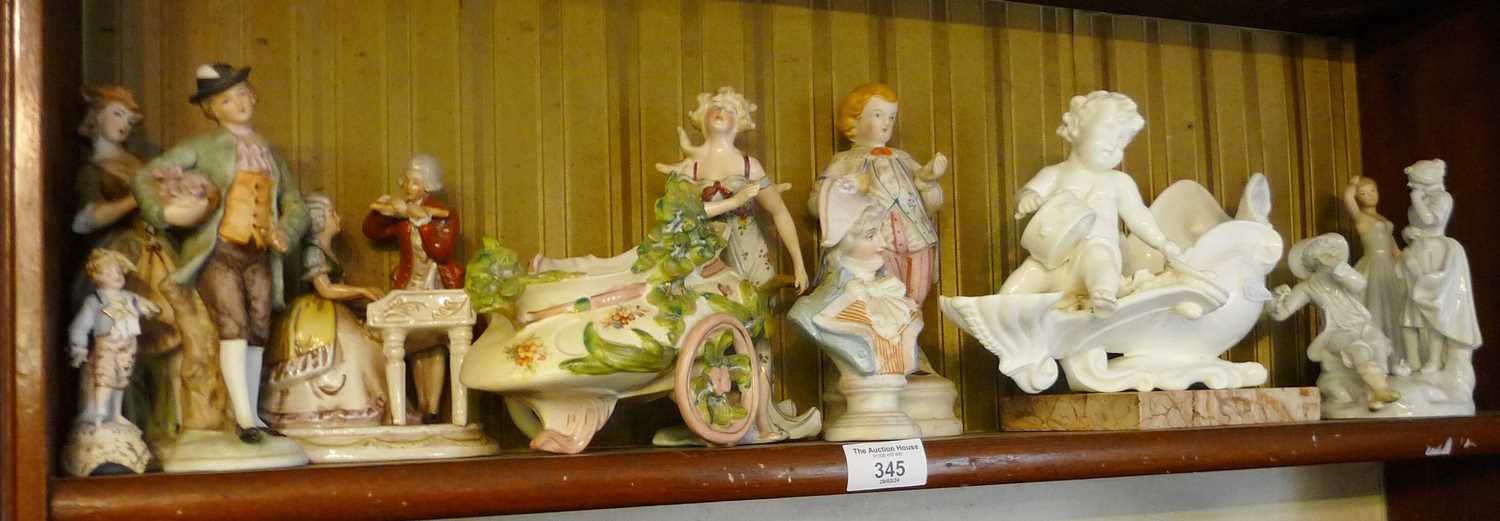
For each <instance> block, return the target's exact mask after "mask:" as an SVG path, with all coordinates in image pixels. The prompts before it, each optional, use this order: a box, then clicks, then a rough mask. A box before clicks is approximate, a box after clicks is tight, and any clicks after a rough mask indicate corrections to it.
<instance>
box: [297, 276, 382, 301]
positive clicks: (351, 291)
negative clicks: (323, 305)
mask: <svg viewBox="0 0 1500 521" xmlns="http://www.w3.org/2000/svg"><path fill="white" fill-rule="evenodd" d="M313 290H315V291H317V292H318V296H319V297H323V298H325V299H328V300H335V301H344V300H354V299H357V298H361V297H363V298H365V299H368V300H371V301H375V300H380V297H381V293H382V292H381V291H380V290H378V289H375V288H361V287H358V286H350V285H348V284H339V283H336V282H333V280H332V279H330V278H328V274H327V273H324V274H322V275H318V276H317V277H315V278H313Z"/></svg>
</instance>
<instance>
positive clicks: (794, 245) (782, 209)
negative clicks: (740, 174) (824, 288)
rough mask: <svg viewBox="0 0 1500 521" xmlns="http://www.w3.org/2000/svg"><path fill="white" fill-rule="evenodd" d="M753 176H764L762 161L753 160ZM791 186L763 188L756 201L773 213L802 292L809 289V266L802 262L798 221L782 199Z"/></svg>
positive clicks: (778, 233)
mask: <svg viewBox="0 0 1500 521" xmlns="http://www.w3.org/2000/svg"><path fill="white" fill-rule="evenodd" d="M750 166H751V172H752V173H751V178H752V179H755V178H763V177H765V176H766V172H765V170H762V169H761V166H760V161H755V160H751V162H750ZM789 188H791V184H788V183H783V184H781V185H776V186H773V187H772V189H770V190H761V191H760V193H759V194H758V195H756V196H755V202H757V203H760V207H761V208H762V209H764V210H765V211H766V213H768V214H770V215H771V221H772V222H774V223H775V224H776V235H777V236H780V237H781V244H782V245H783V246H786V252H787V255H788V256H790V257H791V260H792V277H793V280H794V281H795V284H796V286H797V292H798V293H801V292H802V291H803V290H806V289H807V268H805V267H803V264H802V243H801V242H799V241H798V240H797V223H796V222H793V221H792V213H791V212H788V211H787V209H786V202H785V201H783V200H782V199H781V192H784V191H786V189H789Z"/></svg>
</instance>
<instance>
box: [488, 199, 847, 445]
mask: <svg viewBox="0 0 1500 521" xmlns="http://www.w3.org/2000/svg"><path fill="white" fill-rule="evenodd" d="M656 219H657V222H656V224H655V226H654V227H653V228H652V229H651V230H650V232H649V233H648V234H647V236H646V239H645V241H644V242H643V243H641V244H640V246H639V247H637V248H635V249H634V250H632V251H628V252H626V253H624V254H621V255H618V256H615V257H611V258H605V259H600V258H597V257H592V256H589V257H577V258H567V259H548V258H543V257H540V256H538V257H537V258H536V259H535V260H534V261H533V262H532V266H531V269H530V270H525V269H523V268H522V266H521V265H520V262H519V259H518V257H517V255H516V254H515V253H514V252H512V251H510V250H508V249H506V248H504V247H502V246H500V245H499V244H498V243H497V242H495V241H493V240H486V241H485V247H484V249H483V251H481V252H479V253H478V254H477V255H476V256H475V257H474V258H473V259H472V260H471V261H470V263H469V268H468V280H467V282H466V289H467V290H468V291H469V294H470V295H471V296H472V297H473V299H474V303H475V306H476V310H477V311H479V312H481V313H485V314H488V315H489V317H490V325H489V328H488V329H487V330H486V331H485V333H484V334H483V335H482V336H481V337H480V338H479V339H478V340H476V341H475V343H474V346H473V351H472V352H470V353H469V356H468V359H467V360H466V361H465V363H464V366H463V371H462V374H461V378H462V381H463V384H464V385H465V386H468V387H471V388H475V389H482V390H486V391H492V392H497V393H500V394H502V395H504V397H505V404H506V407H507V409H508V410H509V412H510V415H511V418H512V419H513V420H514V421H515V424H516V426H517V427H519V428H520V429H521V431H522V432H524V433H525V434H526V435H527V436H529V437H530V438H531V447H532V448H534V449H537V450H544V451H549V452H561V453H576V452H579V451H582V450H583V449H584V448H585V447H587V446H588V443H589V440H590V439H592V438H593V436H594V433H595V432H597V431H598V430H599V428H600V427H602V426H603V425H604V423H605V421H606V420H607V419H608V418H609V416H610V413H611V412H612V411H613V410H614V407H615V404H616V403H617V402H618V401H619V400H621V399H624V398H633V397H639V398H643V399H651V398H657V397H661V396H664V395H668V394H670V395H671V397H672V399H673V400H674V401H676V402H677V407H678V410H679V411H680V412H681V413H682V417H683V419H684V421H685V422H686V423H687V426H688V428H689V429H691V430H692V431H693V432H694V433H695V434H697V435H698V436H699V437H701V438H702V439H703V440H704V441H706V442H708V443H711V444H715V445H735V444H738V443H757V442H765V441H777V440H780V439H786V438H788V437H803V436H810V435H812V434H816V432H817V429H818V427H819V425H820V424H819V422H818V421H813V420H816V418H808V417H807V416H812V415H816V414H817V413H816V411H815V410H814V411H809V412H808V413H806V414H805V415H804V417H803V418H799V421H798V422H797V423H798V424H800V425H803V426H805V427H808V428H810V429H811V432H788V431H786V430H784V429H781V428H780V426H778V425H777V424H775V423H773V421H772V416H773V415H774V414H775V413H777V412H785V411H772V410H771V407H772V405H771V403H770V395H769V393H770V387H769V381H768V378H767V377H766V375H765V374H764V373H763V372H762V371H761V367H760V363H761V362H760V359H759V357H758V356H756V352H755V349H756V348H755V339H756V338H757V337H760V336H763V335H765V334H766V327H767V324H766V321H765V319H766V317H767V315H768V313H767V294H766V292H765V291H763V289H762V288H758V287H756V286H755V285H754V284H753V283H751V282H749V281H747V280H744V279H743V278H742V277H741V276H740V274H738V273H736V272H735V271H734V270H732V269H729V268H728V267H727V266H726V265H725V264H724V263H723V262H722V261H721V260H720V258H719V253H720V251H721V250H722V249H723V248H724V247H725V241H724V239H723V238H722V236H721V235H720V233H719V231H718V230H717V229H716V226H717V225H715V224H713V223H711V222H710V220H709V218H708V216H707V214H706V212H705V211H704V208H703V203H702V201H701V199H700V195H699V193H698V190H696V189H695V188H694V186H693V184H692V183H691V182H690V181H689V180H687V179H685V178H684V177H682V176H680V175H676V174H672V175H669V178H668V182H667V193H666V195H665V196H664V197H662V198H661V199H660V200H658V201H657V203H656ZM802 430H806V429H802Z"/></svg>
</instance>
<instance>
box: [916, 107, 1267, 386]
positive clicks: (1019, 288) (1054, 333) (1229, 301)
mask: <svg viewBox="0 0 1500 521" xmlns="http://www.w3.org/2000/svg"><path fill="white" fill-rule="evenodd" d="M1143 125H1144V120H1141V119H1140V116H1139V115H1138V114H1136V113H1135V104H1134V102H1133V101H1131V100H1130V99H1129V98H1127V97H1125V96H1124V95H1121V94H1116V93H1107V92H1102V91H1101V92H1094V93H1091V94H1089V95H1088V96H1076V97H1074V98H1073V100H1072V102H1071V108H1070V111H1069V112H1068V114H1066V115H1065V116H1064V118H1063V126H1062V127H1061V128H1059V129H1058V132H1059V134H1061V135H1063V137H1064V138H1066V139H1067V140H1068V141H1069V142H1071V143H1073V145H1074V148H1073V151H1072V153H1071V154H1070V156H1069V158H1068V159H1067V160H1066V161H1064V162H1062V163H1059V164H1057V165H1053V166H1049V167H1047V168H1045V169H1043V170H1042V171H1041V172H1040V173H1038V175H1037V177H1036V178H1034V179H1033V180H1032V181H1031V182H1029V183H1027V185H1026V188H1025V189H1023V190H1022V192H1021V195H1020V196H1019V197H1018V200H1019V202H1020V204H1019V206H1020V208H1019V209H1020V212H1018V213H1017V215H1018V216H1024V215H1026V214H1029V213H1032V212H1038V213H1037V215H1036V216H1034V217H1032V221H1031V222H1030V224H1029V225H1028V231H1027V234H1031V235H1033V236H1045V237H1053V238H1055V239H1056V240H1054V241H1043V240H1034V241H1028V243H1027V246H1028V247H1032V248H1036V251H1031V253H1032V258H1029V259H1027V260H1026V261H1025V263H1023V265H1022V266H1021V267H1020V268H1019V269H1018V270H1017V271H1016V272H1014V273H1012V274H1011V275H1010V276H1009V277H1008V278H1007V279H1006V281H1005V283H1004V284H1002V286H1001V290H1000V293H999V294H996V295H988V296H979V297H942V298H941V299H940V302H941V304H942V309H943V314H944V316H945V317H946V318H947V319H948V320H950V321H952V322H954V323H955V324H956V325H958V326H959V327H960V328H961V329H963V330H964V331H965V332H967V333H969V334H970V335H973V336H974V337H975V338H977V339H979V341H980V342H981V343H983V344H984V346H985V348H987V349H988V350H990V351H991V352H993V353H995V355H996V356H998V357H999V359H1000V371H1001V372H1002V373H1004V374H1005V375H1006V376H1009V377H1010V378H1011V379H1013V380H1015V382H1016V383H1017V384H1018V385H1019V386H1020V387H1021V388H1022V389H1023V390H1025V391H1027V392H1032V393H1036V392H1041V391H1042V390H1045V389H1047V388H1048V387H1051V386H1052V385H1053V383H1055V381H1056V379H1057V376H1058V371H1059V363H1060V364H1061V367H1062V369H1063V370H1064V371H1065V372H1066V373H1067V376H1068V382H1069V384H1070V387H1071V388H1072V389H1073V390H1075V391H1099V392H1114V391H1123V390H1127V389H1134V390H1139V391H1149V390H1153V389H1186V388H1187V387H1189V386H1191V385H1193V384H1196V383H1202V384H1204V385H1207V386H1208V387H1210V388H1215V389H1228V388H1236V387H1244V386H1253V385H1260V384H1262V383H1264V382H1265V381H1266V369H1265V367H1263V366H1261V365H1260V364H1256V363H1233V362H1228V361H1225V360H1222V359H1220V358H1219V356H1220V355H1221V354H1223V353H1224V352H1225V351H1227V350H1228V349H1229V348H1231V347H1233V346H1234V345H1235V344H1236V343H1237V342H1238V341H1239V340H1240V339H1241V338H1243V337H1244V336H1245V335H1246V334H1247V333H1249V332H1250V330H1251V329H1252V328H1253V327H1254V325H1255V323H1256V322H1257V320H1258V317H1259V315H1260V313H1261V308H1262V306H1263V302H1265V301H1266V300H1268V299H1269V298H1270V292H1269V291H1267V290H1266V288H1265V276H1266V274H1267V273H1269V272H1270V271H1271V269H1272V268H1274V267H1275V265H1276V262H1277V261H1278V260H1279V259H1280V257H1281V249H1282V241H1281V236H1280V235H1279V234H1278V233H1277V232H1276V230H1274V229H1273V228H1272V227H1271V225H1270V222H1269V220H1268V216H1269V214H1270V210H1271V208H1270V187H1269V185H1268V184H1267V182H1266V179H1265V177H1264V176H1261V175H1259V174H1255V175H1253V176H1251V177H1250V181H1249V183H1248V184H1247V185H1246V188H1245V195H1244V198H1243V199H1242V201H1241V203H1240V207H1239V211H1238V214H1237V215H1236V217H1235V218H1233V219H1231V218H1229V216H1228V214H1227V213H1226V212H1224V211H1223V210H1222V209H1220V208H1219V206H1218V204H1217V203H1216V202H1215V201H1214V198H1213V196H1212V195H1210V194H1209V193H1208V191H1207V190H1205V189H1203V187H1202V186H1200V185H1198V184H1196V183H1193V182H1191V181H1179V182H1177V183H1175V184H1173V185H1172V186H1171V187H1168V188H1167V190H1165V191H1163V192H1162V193H1161V195H1159V196H1158V197H1157V198H1156V200H1155V201H1154V203H1153V204H1152V205H1151V207H1150V208H1149V209H1147V207H1146V206H1145V205H1144V204H1142V203H1141V198H1140V194H1139V193H1138V192H1137V188H1136V186H1135V183H1134V182H1133V181H1132V180H1131V178H1130V177H1129V176H1128V175H1127V174H1124V173H1123V172H1119V171H1117V170H1114V167H1115V166H1117V165H1118V164H1119V163H1120V161H1121V160H1122V159H1123V157H1124V147H1125V145H1126V144H1128V143H1129V141H1130V139H1131V138H1132V137H1133V136H1134V134H1135V132H1136V131H1138V130H1139V129H1140V128H1141V126H1143ZM1081 207H1082V208H1086V209H1087V210H1088V211H1080V208H1081ZM1121 221H1123V222H1124V223H1125V225H1126V228H1127V229H1128V230H1129V231H1130V236H1129V237H1121V236H1120V233H1119V231H1118V230H1119V223H1120V222H1121ZM1081 223H1091V224H1090V226H1089V230H1090V231H1089V232H1088V233H1087V234H1084V236H1083V237H1082V238H1077V239H1074V237H1076V236H1077V235H1078V234H1076V233H1069V231H1070V230H1075V229H1077V228H1078V227H1080V226H1084V224H1081ZM1033 228H1038V229H1037V230H1033ZM1023 235H1024V234H1023ZM1044 259H1046V260H1047V261H1048V262H1043V260H1044ZM1127 268H1128V271H1127ZM1112 353H1113V354H1119V355H1124V356H1119V357H1116V358H1110V356H1109V355H1110V354H1112Z"/></svg>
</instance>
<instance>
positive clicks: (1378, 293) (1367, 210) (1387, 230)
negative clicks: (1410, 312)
mask: <svg viewBox="0 0 1500 521" xmlns="http://www.w3.org/2000/svg"><path fill="white" fill-rule="evenodd" d="M1379 202H1380V190H1379V187H1378V186H1377V185H1376V184H1375V180H1374V179H1371V178H1368V177H1362V176H1355V177H1354V178H1353V179H1350V180H1349V186H1347V187H1345V188H1344V209H1345V210H1346V211H1348V212H1349V216H1350V217H1351V218H1353V219H1354V231H1355V233H1357V234H1358V235H1359V242H1360V245H1361V246H1362V247H1363V251H1364V253H1363V255H1362V256H1361V257H1360V258H1359V263H1357V264H1355V265H1354V269H1355V270H1356V271H1358V272H1359V274H1360V275H1364V276H1365V280H1366V281H1367V284H1366V286H1365V291H1364V295H1363V297H1362V298H1361V300H1362V301H1363V303H1364V305H1365V309H1368V310H1370V317H1371V319H1372V322H1373V323H1374V324H1375V327H1378V328H1380V331H1381V332H1382V333H1385V336H1386V338H1389V339H1390V341H1391V347H1392V349H1391V359H1390V368H1391V370H1392V371H1393V372H1395V373H1396V374H1409V373H1410V372H1411V370H1412V369H1413V368H1414V367H1416V366H1420V365H1421V358H1419V357H1418V356H1417V353H1415V352H1409V351H1408V350H1407V349H1411V350H1415V349H1416V348H1417V346H1411V347H1410V348H1404V347H1403V345H1404V343H1403V342H1402V340H1403V339H1402V336H1403V335H1402V333H1401V315H1402V313H1403V312H1404V309H1405V306H1406V283H1404V282H1402V281H1401V275H1400V273H1398V271H1397V268H1396V262H1397V259H1398V258H1400V255H1401V248H1400V246H1397V245H1396V237H1395V231H1396V225H1395V224H1392V223H1391V221H1390V219H1386V218H1385V217H1384V216H1382V215H1380V212H1379V211H1377V210H1376V204H1378V203H1379Z"/></svg>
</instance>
